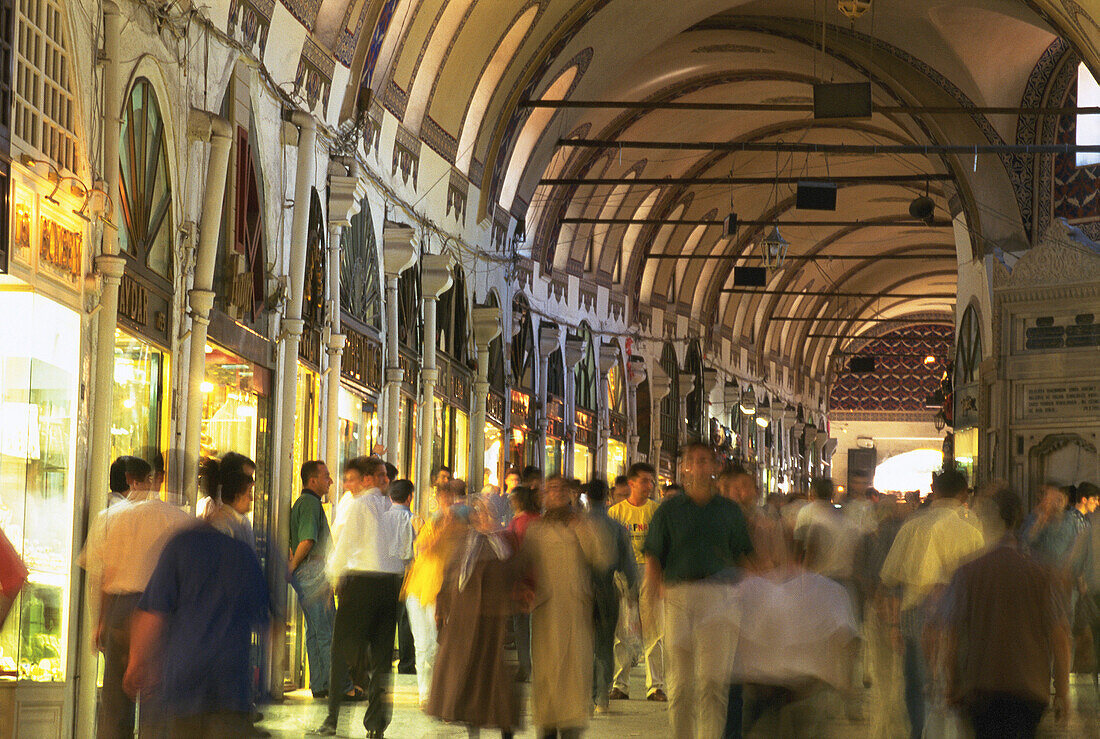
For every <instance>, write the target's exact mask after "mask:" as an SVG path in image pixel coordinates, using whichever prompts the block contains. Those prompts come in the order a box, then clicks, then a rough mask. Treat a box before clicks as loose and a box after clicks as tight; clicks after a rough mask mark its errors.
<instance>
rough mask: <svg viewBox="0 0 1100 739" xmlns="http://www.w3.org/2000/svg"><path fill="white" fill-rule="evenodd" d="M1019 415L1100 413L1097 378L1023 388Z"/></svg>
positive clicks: (1089, 414)
mask: <svg viewBox="0 0 1100 739" xmlns="http://www.w3.org/2000/svg"><path fill="white" fill-rule="evenodd" d="M1022 410H1023V417H1024V418H1027V419H1034V418H1056V417H1062V416H1095V415H1097V414H1100V381H1096V380H1091V381H1090V380H1080V381H1074V380H1067V381H1065V382H1060V383H1057V384H1046V385H1038V386H1032V387H1028V388H1024V397H1023V409H1022Z"/></svg>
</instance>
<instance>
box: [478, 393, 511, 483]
mask: <svg viewBox="0 0 1100 739" xmlns="http://www.w3.org/2000/svg"><path fill="white" fill-rule="evenodd" d="M503 417H504V396H503V395H500V394H498V393H496V392H493V391H490V392H489V398H488V400H487V402H486V407H485V472H484V474H485V482H484V485H483V490H484V488H485V487H490V486H491V487H494V488H501V489H503V487H504V475H505V472H506V470H505V469H504V419H503Z"/></svg>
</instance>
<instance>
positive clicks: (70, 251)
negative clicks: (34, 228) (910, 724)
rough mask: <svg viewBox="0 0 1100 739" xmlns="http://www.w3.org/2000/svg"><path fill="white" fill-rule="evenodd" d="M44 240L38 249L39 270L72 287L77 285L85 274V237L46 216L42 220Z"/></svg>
mask: <svg viewBox="0 0 1100 739" xmlns="http://www.w3.org/2000/svg"><path fill="white" fill-rule="evenodd" d="M41 227H42V240H41V242H40V244H39V248H38V265H39V269H41V270H42V271H44V272H45V273H46V274H48V275H50V276H51V277H54V278H56V279H58V280H61V281H62V282H65V283H67V284H70V285H74V286H75V285H77V284H79V281H80V275H81V273H82V272H83V268H84V265H83V258H84V235H83V234H82V233H80V231H77V230H75V229H71V228H66V227H65V226H63V225H62V224H60V223H58V222H57V221H54V220H51V219H50V218H48V217H46V216H45V215H43V216H42V218H41Z"/></svg>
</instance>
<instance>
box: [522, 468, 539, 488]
mask: <svg viewBox="0 0 1100 739" xmlns="http://www.w3.org/2000/svg"><path fill="white" fill-rule="evenodd" d="M520 484H521V485H526V486H527V487H529V488H536V489H537V488H539V487H541V486H542V469H541V468H539V467H536V466H535V465H533V464H529V465H527V466H526V467H524V468H523V474H522V475H520Z"/></svg>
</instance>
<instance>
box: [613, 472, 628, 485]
mask: <svg viewBox="0 0 1100 739" xmlns="http://www.w3.org/2000/svg"><path fill="white" fill-rule="evenodd" d="M626 483H627V479H626V475H619V476H618V477H616V478H615V487H619V486H620V485H626Z"/></svg>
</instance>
